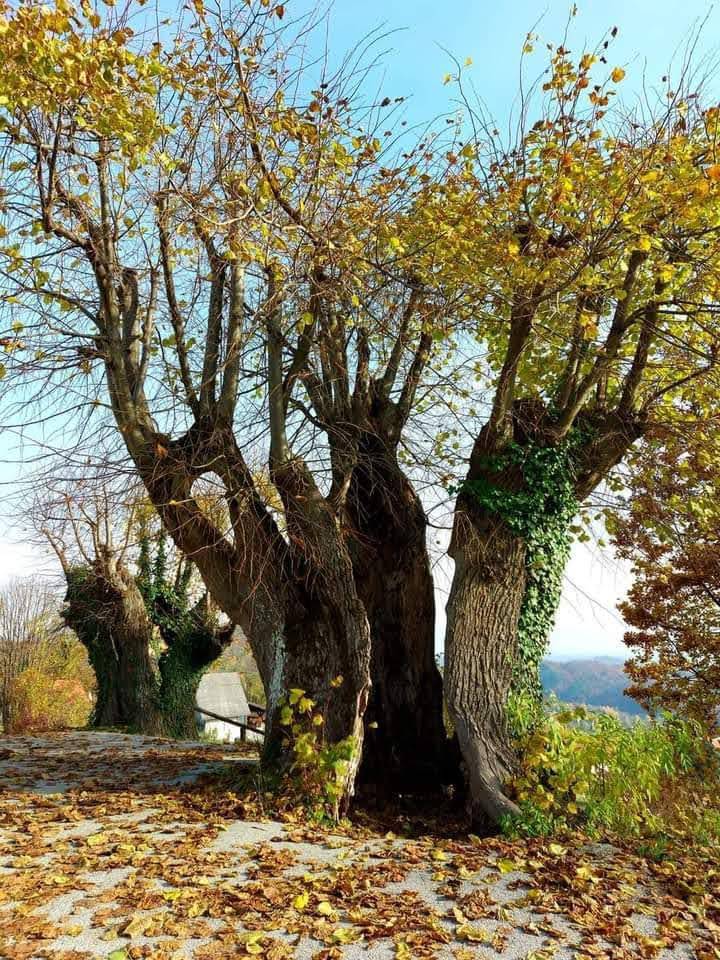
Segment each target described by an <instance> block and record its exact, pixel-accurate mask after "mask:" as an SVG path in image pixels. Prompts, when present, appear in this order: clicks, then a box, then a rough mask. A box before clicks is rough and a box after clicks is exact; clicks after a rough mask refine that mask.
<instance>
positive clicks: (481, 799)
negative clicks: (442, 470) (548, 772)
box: [444, 495, 525, 827]
mask: <svg viewBox="0 0 720 960" xmlns="http://www.w3.org/2000/svg"><path fill="white" fill-rule="evenodd" d="M450 555H451V556H452V557H453V559H454V561H455V575H454V577H453V583H452V587H451V590H450V597H449V600H448V605H447V635H446V646H445V678H444V679H445V696H446V699H447V705H448V710H449V713H450V716H451V718H452V721H453V723H454V725H455V731H456V733H457V737H458V742H459V744H460V749H461V751H462V756H463V761H464V764H465V768H466V776H467V780H468V806H469V811H470V814H471V817H472V819H473V822H474V823H476V824H478V825H480V826H485V827H487V826H492V825H497V824H498V822H499V821H500V820H501V818H502V817H504V816H507V815H512V814H515V813H517V807H516V806H515V804H514V803H513V802H512V801H511V800H510V799H509V798H508V796H507V795H506V793H505V784H506V782H507V781H508V779H509V778H510V777H511V776H512V774H513V771H514V769H515V757H514V755H513V749H512V745H511V742H510V736H509V731H508V725H507V718H506V708H507V702H508V695H509V693H510V687H511V682H512V674H513V666H514V663H515V658H516V654H517V626H518V618H519V615H520V607H521V604H522V599H523V594H524V591H525V547H524V544H523V542H522V540H521V539H520V538H518V537H517V536H515V535H514V534H512V533H511V532H510V531H509V530H508V529H507V527H506V526H505V525H504V524H503V522H502V521H501V520H500V519H499V518H497V517H494V516H492V515H490V514H488V513H486V512H485V511H482V510H479V509H477V507H475V505H473V504H471V503H469V502H468V501H467V499H466V497H465V496H464V495H461V496H460V497H459V498H458V506H457V509H456V513H455V523H454V527H453V535H452V541H451V545H450Z"/></svg>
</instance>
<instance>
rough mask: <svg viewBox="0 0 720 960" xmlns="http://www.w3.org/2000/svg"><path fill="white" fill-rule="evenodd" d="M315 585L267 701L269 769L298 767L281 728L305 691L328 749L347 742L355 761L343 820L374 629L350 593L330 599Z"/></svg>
mask: <svg viewBox="0 0 720 960" xmlns="http://www.w3.org/2000/svg"><path fill="white" fill-rule="evenodd" d="M319 587H320V585H319V584H318V583H317V582H316V583H315V585H314V589H313V591H312V592H311V595H310V596H306V598H305V599H306V603H305V604H304V605H303V606H302V607H301V608H298V609H296V610H294V611H292V612H291V613H290V615H289V616H288V620H287V621H286V626H285V632H284V637H283V642H282V656H281V657H280V658H279V659H278V677H277V680H276V682H275V683H274V684H273V685H272V689H271V691H270V696H269V697H268V706H267V716H266V736H265V749H264V753H263V762H264V765H265V766H266V767H267V768H269V769H279V770H280V771H286V770H287V769H289V768H290V767H291V766H292V764H293V763H294V761H295V757H294V752H293V739H292V735H291V732H290V730H289V729H288V728H287V727H284V726H283V725H282V724H281V723H280V719H279V715H280V708H281V707H282V705H283V702H284V698H285V696H286V695H287V693H288V691H290V690H293V689H297V690H303V691H304V692H305V693H306V694H307V696H308V697H310V698H311V699H312V700H313V701H314V702H315V703H316V705H317V710H318V712H319V713H320V714H321V715H322V717H323V723H322V727H321V728H320V730H319V736H320V740H321V741H322V743H323V744H325V745H331V744H338V743H340V742H347V743H348V745H349V746H351V750H349V754H350V761H349V764H348V767H347V770H346V772H345V773H344V775H343V781H344V782H343V784H342V788H341V796H340V799H339V801H338V806H337V813H338V814H339V815H342V814H344V813H345V812H346V811H347V808H348V805H349V803H350V800H351V799H352V796H353V794H354V790H355V779H356V776H357V770H358V765H359V762H360V759H361V757H362V749H363V733H364V731H363V715H364V713H365V710H366V707H367V701H368V695H369V688H370V663H369V661H370V652H369V629H368V626H367V619H366V617H365V612H364V610H363V608H362V605H361V604H360V603H359V601H358V600H357V598H356V597H354V598H353V597H352V596H351V595H348V592H347V591H343V590H342V589H338V590H337V592H336V593H334V594H333V593H331V591H330V589H329V584H328V583H324V584H322V586H321V592H322V598H320V597H318V595H317V594H318V592H319V590H318V588H319Z"/></svg>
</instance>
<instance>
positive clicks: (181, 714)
mask: <svg viewBox="0 0 720 960" xmlns="http://www.w3.org/2000/svg"><path fill="white" fill-rule="evenodd" d="M70 486H71V489H72V491H73V492H72V494H69V493H67V492H65V490H64V489H63V487H64V485H61V489H60V491H59V492H58V491H56V492H55V493H54V495H52V496H49V497H47V496H46V498H45V499H44V500H42V501H41V502H40V503H39V504H37V505H36V507H35V521H36V524H37V525H39V526H40V527H41V529H42V533H43V535H44V536H45V538H46V539H47V540H48V541H49V542H50V544H51V546H52V547H53V549H54V551H55V553H56V555H57V557H58V559H59V561H60V564H61V566H62V569H63V573H64V575H65V580H66V584H67V593H66V597H65V607H64V609H63V617H64V620H65V623H66V624H67V626H68V627H70V628H71V629H72V630H73V631H74V632H75V633H76V634H77V636H78V638H79V639H80V640H81V642H82V643H83V645H84V646H85V647H86V649H87V651H88V656H89V659H90V663H91V665H92V667H93V669H94V671H95V675H96V678H97V700H96V704H95V710H94V714H93V722H94V724H95V726H99V727H106V726H128V727H130V728H131V729H135V730H139V731H142V732H144V733H149V734H162V735H165V736H174V737H185V738H192V737H194V736H195V735H196V734H197V727H196V723H195V695H196V691H197V686H198V684H199V682H200V679H201V677H202V674H203V672H204V671H205V669H206V668H207V667H208V666H209V665H210V664H211V663H212V662H213V661H214V660H216V659H217V658H218V657H219V656H220V654H221V653H222V651H223V650H224V649H225V647H226V646H227V644H228V643H229V641H230V638H231V636H232V633H233V629H234V625H233V624H229V623H227V622H226V623H221V622H220V619H219V618H218V616H217V613H216V611H215V609H214V608H213V606H212V604H211V603H210V602H209V599H208V596H207V592H206V591H205V590H198V589H197V584H196V582H195V580H196V578H195V577H194V573H195V570H194V565H193V564H192V562H191V561H189V560H187V559H185V558H184V557H182V556H179V557H174V558H172V561H171V558H168V556H167V552H166V544H165V535H164V532H163V531H162V530H158V529H157V524H156V523H155V524H154V525H153V511H152V509H151V508H148V505H147V503H144V502H143V501H142V499H141V498H139V497H138V496H137V494H136V493H135V492H134V491H132V490H131V491H130V494H129V496H128V494H127V492H126V494H125V495H124V496H123V497H121V496H119V495H118V493H117V491H113V489H112V485H110V484H109V483H107V482H104V481H102V479H99V480H98V479H97V478H96V479H95V480H94V481H93V480H92V479H90V478H85V480H84V481H83V482H82V484H80V483H73V484H71V485H70ZM83 486H86V487H88V486H89V487H90V488H91V493H90V494H89V495H86V496H83V495H82V494H81V490H82V487H83ZM153 526H154V528H153ZM153 554H154V555H153ZM171 566H174V573H171V572H170V567H171ZM193 594H194V596H193Z"/></svg>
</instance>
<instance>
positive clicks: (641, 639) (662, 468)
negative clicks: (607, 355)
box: [611, 421, 720, 728]
mask: <svg viewBox="0 0 720 960" xmlns="http://www.w3.org/2000/svg"><path fill="white" fill-rule="evenodd" d="M717 437H718V434H717V422H716V421H715V422H712V421H711V422H709V423H707V424H699V425H698V426H697V427H696V429H694V430H693V432H692V434H691V435H690V436H689V437H688V436H683V435H680V436H678V435H676V434H675V433H674V432H667V431H666V432H665V434H664V435H663V436H662V438H658V442H657V443H655V444H654V445H653V446H648V447H643V448H642V449H641V451H640V452H639V454H638V456H637V457H635V458H633V461H632V464H631V471H630V473H629V476H628V478H627V483H628V494H629V496H630V498H631V499H630V502H629V505H628V510H627V512H626V513H624V514H618V515H617V516H615V517H613V518H612V525H611V530H612V534H613V542H614V544H615V546H616V549H617V550H618V553H619V554H620V556H622V557H625V558H626V559H628V560H630V561H631V562H632V565H633V576H634V582H633V585H632V587H631V588H630V591H629V593H628V596H627V599H626V600H625V601H624V602H623V603H622V604H621V606H620V611H621V613H622V615H623V617H624V618H625V620H626V622H627V623H628V624H629V625H630V627H631V628H632V629H631V631H630V632H628V633H626V634H625V642H626V643H627V644H628V646H629V647H630V649H631V650H632V652H633V656H632V657H631V659H630V660H629V661H628V662H627V664H626V665H625V670H626V672H627V674H628V675H629V677H630V680H631V685H630V687H629V689H628V691H627V692H628V693H629V694H630V695H631V696H633V697H635V699H636V700H639V701H640V703H642V704H643V705H644V706H646V707H647V708H648V709H649V710H663V709H664V710H671V711H672V712H673V713H679V714H682V715H684V716H690V717H693V718H695V719H697V720H700V721H701V722H702V723H704V724H708V725H709V726H710V727H711V728H713V727H715V728H716V727H717V724H718V722H719V721H720V564H719V563H718V550H719V549H720V508H719V506H718V504H719V503H720V496H719V494H720V477H718V472H717V465H718V460H717ZM660 441H661V442H660Z"/></svg>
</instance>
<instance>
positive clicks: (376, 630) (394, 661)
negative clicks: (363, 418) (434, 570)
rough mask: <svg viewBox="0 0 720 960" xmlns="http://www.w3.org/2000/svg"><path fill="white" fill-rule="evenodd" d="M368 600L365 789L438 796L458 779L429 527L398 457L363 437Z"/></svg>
mask: <svg viewBox="0 0 720 960" xmlns="http://www.w3.org/2000/svg"><path fill="white" fill-rule="evenodd" d="M347 506H348V515H349V522H350V524H351V527H352V529H351V531H350V545H351V554H352V559H353V570H354V575H355V582H356V584H357V590H358V594H359V596H360V599H361V600H362V603H363V605H364V607H365V610H366V612H367V616H368V621H369V624H370V633H371V636H372V654H371V675H372V689H371V693H370V701H369V704H368V709H367V713H366V715H365V721H366V723H365V749H364V753H363V762H362V767H361V770H360V780H361V783H362V784H363V785H367V786H368V787H370V786H371V787H372V788H373V789H374V790H375V791H376V792H379V793H380V794H381V795H387V794H389V793H397V792H398V791H407V792H416V791H424V790H437V789H438V787H439V786H440V785H441V784H442V783H443V782H447V779H448V775H449V772H450V764H449V762H448V760H449V758H450V757H451V756H452V753H451V751H449V750H448V741H447V737H446V734H445V728H444V723H443V694H442V680H441V677H440V673H439V671H438V668H437V665H436V662H435V597H434V585H433V579H432V574H431V571H430V562H429V558H428V552H427V544H426V532H427V518H426V516H425V512H424V510H423V508H422V504H421V503H420V499H419V497H418V496H417V494H416V493H415V491H414V489H413V487H412V485H411V483H410V481H409V480H408V478H407V477H406V476H405V475H404V473H403V472H402V470H401V469H400V467H399V465H398V463H397V459H396V455H395V451H394V450H393V449H391V448H389V447H388V446H387V445H386V444H385V443H384V442H383V440H382V439H381V437H380V436H379V435H378V434H372V433H363V434H362V436H361V438H360V442H359V450H358V465H357V466H356V468H355V470H354V472H353V475H352V480H351V484H350V489H349V492H348V499H347Z"/></svg>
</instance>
